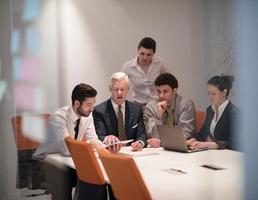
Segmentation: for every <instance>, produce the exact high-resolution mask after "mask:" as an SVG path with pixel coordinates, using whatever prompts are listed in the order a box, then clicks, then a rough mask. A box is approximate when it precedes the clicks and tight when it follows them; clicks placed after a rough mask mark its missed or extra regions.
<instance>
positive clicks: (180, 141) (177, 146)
mask: <svg viewBox="0 0 258 200" xmlns="http://www.w3.org/2000/svg"><path fill="white" fill-rule="evenodd" d="M157 128H158V132H159V135H160V139H161V144H162V146H163V148H164V149H166V150H172V151H181V152H186V153H190V152H197V151H203V150H207V148H205V149H193V150H192V149H188V147H187V145H186V143H185V136H184V131H183V129H182V128H179V127H172V128H171V127H167V126H158V127H157Z"/></svg>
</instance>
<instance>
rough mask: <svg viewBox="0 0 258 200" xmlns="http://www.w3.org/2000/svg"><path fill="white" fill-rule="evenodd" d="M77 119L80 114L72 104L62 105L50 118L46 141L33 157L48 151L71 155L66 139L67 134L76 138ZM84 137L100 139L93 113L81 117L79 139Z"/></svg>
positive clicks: (41, 155) (43, 155)
mask: <svg viewBox="0 0 258 200" xmlns="http://www.w3.org/2000/svg"><path fill="white" fill-rule="evenodd" d="M77 119H78V116H77V115H76V114H75V112H74V110H73V107H72V106H65V107H62V108H60V109H58V110H57V111H56V112H55V113H54V114H52V115H51V116H50V117H49V120H48V129H47V135H46V138H45V141H44V142H43V143H42V144H40V146H39V147H38V149H37V150H36V152H35V153H34V154H33V157H34V158H38V159H42V158H44V157H45V154H47V153H61V154H63V155H65V156H69V155H70V153H69V151H68V149H67V146H66V144H65V141H64V139H65V137H67V136H71V137H72V138H74V135H75V131H74V127H75V126H76V120H77ZM84 137H86V139H87V140H92V139H98V136H97V134H96V131H95V126H94V122H93V117H92V114H90V115H89V116H88V117H81V120H80V125H79V132H78V138H77V140H82V139H83V138H84Z"/></svg>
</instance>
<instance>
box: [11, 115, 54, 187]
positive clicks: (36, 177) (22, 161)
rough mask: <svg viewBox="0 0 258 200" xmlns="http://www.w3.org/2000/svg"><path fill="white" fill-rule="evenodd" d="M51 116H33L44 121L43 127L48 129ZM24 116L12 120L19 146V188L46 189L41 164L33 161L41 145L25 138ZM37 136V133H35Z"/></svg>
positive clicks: (17, 184) (17, 183) (17, 185)
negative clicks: (33, 156)
mask: <svg viewBox="0 0 258 200" xmlns="http://www.w3.org/2000/svg"><path fill="white" fill-rule="evenodd" d="M49 116H50V114H48V113H46V114H38V115H31V116H30V117H35V118H38V119H42V122H43V123H44V126H43V127H47V121H48V118H49ZM23 119H24V116H15V117H12V118H11V123H12V127H13V133H14V138H15V142H16V146H17V159H18V169H17V181H16V187H17V188H25V187H27V188H29V189H46V183H45V177H44V173H43V172H42V171H41V170H42V167H41V166H42V164H41V162H39V161H37V160H34V159H32V154H33V153H34V152H35V150H36V149H37V147H38V145H39V143H38V142H36V141H33V140H32V139H31V138H28V137H27V136H25V134H24V131H23ZM35 134H36V133H35Z"/></svg>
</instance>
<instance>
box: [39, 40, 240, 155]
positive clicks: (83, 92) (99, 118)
mask: <svg viewBox="0 0 258 200" xmlns="http://www.w3.org/2000/svg"><path fill="white" fill-rule="evenodd" d="M155 51H156V42H155V41H154V40H153V39H152V38H148V37H147V38H143V39H142V40H141V41H140V43H139V45H138V55H137V57H136V58H135V59H133V60H131V61H128V62H126V63H125V64H124V66H123V67H122V69H121V72H116V73H114V74H112V75H111V77H110V79H109V91H110V93H111V97H110V98H109V99H107V100H106V101H104V102H102V103H100V104H99V105H97V106H95V102H96V99H95V98H96V95H97V91H96V90H95V89H94V88H93V87H92V86H90V85H88V84H84V83H81V84H78V85H76V86H75V88H74V89H73V91H72V97H71V100H72V104H71V105H70V106H65V107H63V108H60V109H58V110H57V111H56V112H55V113H53V114H52V115H51V116H50V118H49V123H48V134H47V137H46V140H45V141H44V142H43V143H42V144H40V146H39V148H38V149H37V150H36V152H35V153H34V158H37V159H44V157H45V155H46V154H48V153H62V154H63V155H69V151H68V149H67V147H66V144H65V142H64V139H65V137H72V138H74V139H77V140H85V139H86V140H87V141H92V143H95V144H101V143H102V142H103V143H105V144H110V143H113V142H116V141H119V140H126V139H133V140H134V141H133V142H132V143H131V147H132V150H133V151H139V150H141V149H142V148H144V147H147V146H148V147H160V146H162V144H161V141H160V138H159V133H158V131H157V125H167V126H171V127H172V126H178V127H181V128H182V129H183V130H184V135H185V137H186V143H187V145H188V146H189V147H190V148H191V149H196V148H204V147H207V148H210V149H223V148H229V149H230V148H231V145H232V142H231V141H232V140H231V138H232V134H233V116H235V113H236V111H237V108H236V106H235V105H233V104H232V103H231V102H230V100H229V99H228V95H229V93H230V90H231V88H232V82H233V77H231V76H225V75H222V76H214V77H212V78H210V79H209V80H208V82H207V89H208V94H209V97H210V100H211V106H209V107H208V108H207V111H206V112H207V114H206V119H205V122H204V125H203V127H202V128H201V130H200V132H199V133H197V134H195V107H194V103H193V101H192V100H190V99H188V98H186V97H184V96H181V95H179V94H178V92H177V90H178V81H177V79H176V77H175V76H174V75H172V74H171V73H168V70H167V69H166V67H165V64H164V62H163V60H162V59H161V58H160V57H158V56H155ZM129 85H130V86H129ZM128 93H129V97H128ZM127 98H129V99H130V101H129V100H127ZM120 148H121V146H120V145H114V146H112V147H110V149H109V150H110V151H112V152H117V151H119V149H120Z"/></svg>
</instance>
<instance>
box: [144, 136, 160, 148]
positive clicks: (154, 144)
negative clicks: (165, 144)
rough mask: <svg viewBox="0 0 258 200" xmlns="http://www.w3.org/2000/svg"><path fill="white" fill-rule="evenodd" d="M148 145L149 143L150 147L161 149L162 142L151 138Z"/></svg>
mask: <svg viewBox="0 0 258 200" xmlns="http://www.w3.org/2000/svg"><path fill="white" fill-rule="evenodd" d="M147 143H148V146H150V147H154V148H157V147H160V144H161V141H160V139H158V138H151V139H148V140H147Z"/></svg>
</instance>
